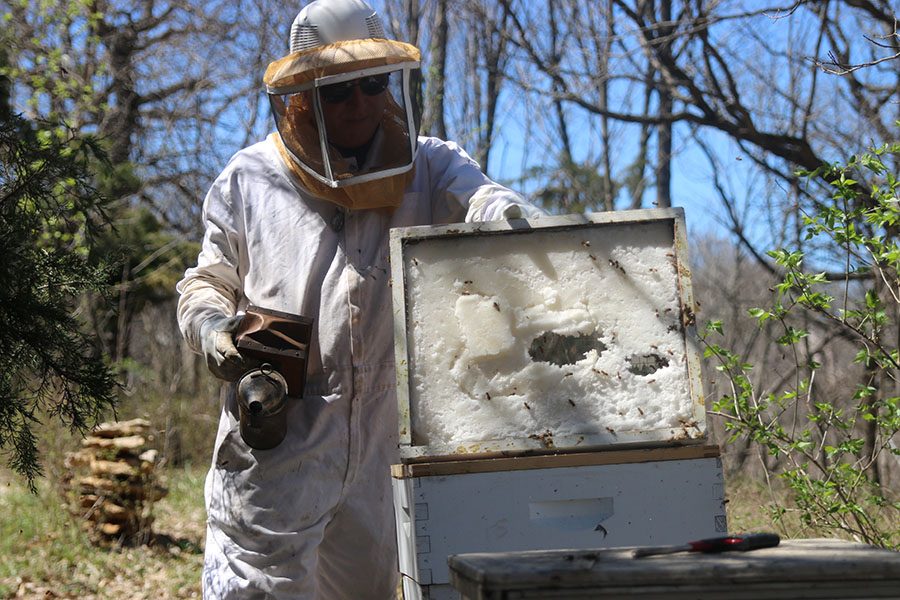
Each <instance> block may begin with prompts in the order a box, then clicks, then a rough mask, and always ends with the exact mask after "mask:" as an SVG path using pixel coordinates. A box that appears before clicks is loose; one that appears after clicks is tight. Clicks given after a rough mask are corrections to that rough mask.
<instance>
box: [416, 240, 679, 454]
mask: <svg viewBox="0 0 900 600" xmlns="http://www.w3.org/2000/svg"><path fill="white" fill-rule="evenodd" d="M405 253H406V255H405V258H404V262H405V264H406V265H407V275H406V277H407V281H406V290H407V311H408V321H407V327H408V331H409V333H408V344H409V356H410V382H411V385H410V388H411V389H410V408H411V410H410V413H411V419H412V431H413V437H414V439H413V440H412V441H413V445H430V444H435V443H440V444H458V443H460V444H461V443H472V442H483V441H489V440H503V439H508V438H526V437H536V436H545V435H548V434H549V435H552V436H570V435H571V436H578V435H591V434H598V433H615V432H626V431H627V432H642V431H648V430H659V429H665V430H668V429H671V428H678V427H681V426H683V424H684V423H685V422H686V421H690V419H691V417H692V402H691V394H690V387H689V383H688V382H689V379H688V374H687V365H686V356H685V341H684V333H683V328H682V326H681V316H680V313H681V304H680V301H679V287H678V278H677V273H676V267H675V259H674V249H673V236H672V229H671V225H670V224H666V223H649V224H640V225H616V226H602V227H590V228H578V229H572V230H536V231H532V232H528V233H505V234H502V235H480V236H479V235H470V236H466V237H451V238H435V239H429V240H427V241H425V242H413V243H408V244H407V246H406V249H405Z"/></svg>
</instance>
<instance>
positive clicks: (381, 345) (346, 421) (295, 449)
mask: <svg viewBox="0 0 900 600" xmlns="http://www.w3.org/2000/svg"><path fill="white" fill-rule="evenodd" d="M539 212H540V211H538V210H537V209H535V208H534V207H532V206H530V205H528V204H527V203H525V201H524V200H523V199H522V198H521V197H520V196H519V195H517V194H515V193H514V192H512V191H510V190H508V189H506V188H504V187H502V186H500V185H497V184H496V183H493V182H492V181H491V180H489V179H488V178H487V177H485V176H484V175H483V174H482V173H481V171H480V169H479V167H478V165H477V164H476V163H475V162H474V161H472V159H470V158H469V157H468V156H467V155H466V154H465V152H463V151H462V150H461V149H460V148H459V147H458V146H457V145H455V144H453V143H452V142H443V141H440V140H437V139H435V138H427V137H420V138H419V139H418V153H417V155H416V160H415V176H414V178H413V180H412V183H411V184H410V185H409V187H408V188H407V190H406V193H405V194H404V197H403V201H402V203H401V205H400V206H399V207H398V208H396V209H395V210H393V212H391V211H388V210H361V211H348V210H346V209H343V208H341V207H339V206H337V205H335V204H333V203H330V202H327V201H324V200H320V199H317V198H314V197H312V196H311V195H310V194H309V193H308V192H307V191H305V190H304V189H302V188H301V187H299V183H298V182H297V179H296V178H294V177H293V176H292V175H291V174H290V172H289V171H288V170H287V168H286V167H285V165H284V163H283V161H282V159H281V158H280V156H279V153H278V150H277V149H276V147H275V144H274V143H273V142H272V140H271V139H268V140H266V141H264V142H261V143H258V144H256V145H254V146H251V147H250V148H247V149H245V150H242V151H241V152H238V153H237V154H236V155H235V156H234V157H233V158H232V159H231V161H230V162H229V164H228V166H227V167H226V168H225V170H224V171H223V172H222V174H221V175H220V176H219V177H218V178H217V179H216V181H215V182H214V184H213V185H212V188H211V189H210V191H209V194H208V195H207V197H206V200H205V202H204V205H203V219H204V222H205V225H206V233H205V236H204V238H203V245H202V250H201V252H200V256H199V260H198V265H197V267H195V268H191V269H189V270H188V271H187V272H186V273H185V276H184V279H183V280H182V281H181V282H179V284H178V286H177V289H178V291H179V292H180V294H181V298H180V300H179V304H178V319H179V324H180V327H181V330H182V332H183V334H184V336H185V339H186V340H187V341H188V343H189V344H190V345H191V346H192V347H193V348H194V349H195V350H199V348H200V339H199V331H200V326H201V324H202V323H203V321H204V320H206V319H208V318H209V317H211V316H214V315H221V314H224V315H231V314H234V313H235V312H236V311H240V310H242V309H244V308H245V307H246V306H247V305H248V304H254V305H258V306H261V307H264V308H269V309H274V310H280V311H285V312H289V313H297V314H302V315H304V316H308V317H313V318H315V323H316V324H315V330H314V334H313V338H312V342H311V347H310V356H309V365H308V377H307V384H306V390H305V395H304V398H303V399H302V400H296V399H290V400H289V402H288V404H289V407H288V409H287V410H288V414H287V421H288V431H287V437H286V438H285V440H284V441H283V442H282V443H281V444H280V445H279V446H277V447H276V448H274V449H272V450H253V449H250V448H249V447H248V446H247V445H246V444H245V443H244V442H243V441H242V439H241V437H240V433H239V424H238V420H237V408H236V404H235V398H234V386H233V385H230V386H228V388H227V390H226V393H225V406H224V409H223V411H222V415H221V419H220V422H219V430H218V435H217V437H216V444H215V451H214V454H213V461H212V467H211V469H210V471H209V474H208V476H207V480H206V489H205V496H206V506H207V513H208V530H207V539H206V557H205V565H204V570H203V592H204V598H217V599H218V598H241V599H251V598H253V599H255V598H279V599H282V598H304V599H306V598H310V599H311V598H324V599H327V600H335V599H340V598H347V599H353V600H359V599H364V598H391V597H393V595H394V593H395V590H396V563H397V560H396V548H395V545H396V538H395V534H394V519H393V513H392V506H391V490H390V474H389V466H390V464H391V463H393V462H396V460H397V455H396V452H397V425H398V423H397V406H396V400H395V392H394V387H395V373H394V357H393V321H392V319H393V314H392V313H393V311H392V303H391V294H390V269H389V266H388V255H389V254H388V252H389V251H388V231H389V229H390V228H391V227H398V226H410V225H423V224H432V223H451V222H459V221H462V220H465V221H486V220H494V219H501V218H510V217H518V216H523V217H528V216H534V215H536V214H538V213H539Z"/></svg>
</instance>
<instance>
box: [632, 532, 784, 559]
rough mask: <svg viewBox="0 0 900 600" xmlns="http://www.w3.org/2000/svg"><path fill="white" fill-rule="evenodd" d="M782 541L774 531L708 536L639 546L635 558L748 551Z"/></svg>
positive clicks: (635, 551)
mask: <svg viewBox="0 0 900 600" xmlns="http://www.w3.org/2000/svg"><path fill="white" fill-rule="evenodd" d="M779 542H781V538H780V537H778V535H777V534H774V533H745V534H739V535H726V536H722V537H716V538H707V539H705V540H697V541H695V542H688V543H687V544H684V545H682V546H657V547H652V548H637V549H635V550H634V553H633V556H634V558H641V557H642V556H653V555H656V554H675V553H677V552H706V553H711V552H733V551H740V552H746V551H747V550H756V549H757V548H773V547H775V546H777V545H778V544H779Z"/></svg>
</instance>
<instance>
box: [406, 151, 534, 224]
mask: <svg viewBox="0 0 900 600" xmlns="http://www.w3.org/2000/svg"><path fill="white" fill-rule="evenodd" d="M420 152H424V153H426V164H427V165H428V169H429V175H430V176H431V201H432V213H433V215H434V219H435V222H437V223H441V222H449V221H452V220H454V219H453V217H452V216H453V215H455V214H458V213H459V212H460V209H462V210H464V211H465V220H466V222H467V223H470V222H474V221H496V220H500V219H519V218H534V217H537V216H539V215H541V214H545V213H544V211H542V210H541V209H539V208H537V207H535V206H533V205H532V204H530V203H529V202H528V201H527V200H525V198H523V197H522V196H521V195H520V194H518V193H516V192H514V191H512V190H511V189H509V188H507V187H504V186H502V185H500V184H499V183H496V182H495V181H492V180H491V179H490V178H488V177H487V175H485V174H484V173H482V171H481V167H480V166H479V165H478V163H477V162H475V161H474V160H473V159H472V158H471V157H470V156H469V155H468V154H466V151H465V150H463V149H462V148H460V147H459V146H458V145H457V144H455V143H454V142H445V141H441V140H437V139H436V138H425V140H424V142H423V143H422V145H421V147H420Z"/></svg>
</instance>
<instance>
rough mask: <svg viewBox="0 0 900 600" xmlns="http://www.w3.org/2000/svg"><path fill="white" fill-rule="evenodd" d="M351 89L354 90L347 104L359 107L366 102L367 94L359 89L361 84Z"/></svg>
mask: <svg viewBox="0 0 900 600" xmlns="http://www.w3.org/2000/svg"><path fill="white" fill-rule="evenodd" d="M351 89H352V90H353V91H352V92H351V93H350V97H349V98H347V100H346V101H345V102H346V104H347V106H349V107H357V106H360V105H362V104H364V103H365V101H366V95H365V94H363V93H362V90H361V89H359V86H358V85H354V86H353V88H351Z"/></svg>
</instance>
